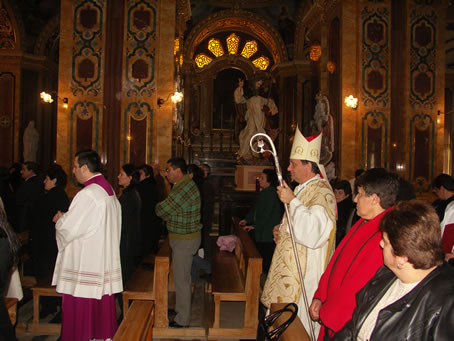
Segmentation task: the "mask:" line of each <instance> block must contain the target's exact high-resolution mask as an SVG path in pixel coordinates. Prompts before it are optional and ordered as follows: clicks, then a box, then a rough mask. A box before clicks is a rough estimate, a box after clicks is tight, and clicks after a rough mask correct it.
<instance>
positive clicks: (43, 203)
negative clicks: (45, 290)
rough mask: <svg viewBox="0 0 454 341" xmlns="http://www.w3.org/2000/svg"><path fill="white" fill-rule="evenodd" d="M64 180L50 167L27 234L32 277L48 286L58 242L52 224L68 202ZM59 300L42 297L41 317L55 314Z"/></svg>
mask: <svg viewBox="0 0 454 341" xmlns="http://www.w3.org/2000/svg"><path fill="white" fill-rule="evenodd" d="M66 182H67V176H66V173H65V171H64V170H63V168H62V167H61V166H60V165H57V164H54V165H52V166H50V167H49V169H48V170H47V172H46V173H45V178H44V194H42V195H41V198H40V199H39V200H38V201H37V205H36V206H37V209H36V221H35V224H34V225H33V226H32V229H31V231H30V251H31V259H32V262H33V266H34V270H35V276H36V279H37V280H38V282H40V281H44V282H49V283H50V279H51V278H52V274H53V272H54V268H55V261H56V260H57V253H58V248H57V241H56V239H55V223H54V222H53V221H52V219H53V218H54V216H55V214H56V213H57V212H58V211H61V212H66V211H68V207H69V199H68V196H67V195H66V192H65V186H66ZM59 302H60V299H59V298H58V297H41V300H40V303H41V309H42V310H41V311H40V314H41V316H42V317H46V316H47V315H48V314H50V313H53V312H55V311H56V310H57V309H56V308H57V305H58V304H59Z"/></svg>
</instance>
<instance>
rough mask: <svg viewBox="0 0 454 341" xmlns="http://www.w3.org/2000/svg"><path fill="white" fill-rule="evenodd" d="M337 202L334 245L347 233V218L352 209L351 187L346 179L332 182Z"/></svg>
mask: <svg viewBox="0 0 454 341" xmlns="http://www.w3.org/2000/svg"><path fill="white" fill-rule="evenodd" d="M333 190H334V196H335V198H336V203H337V224H336V246H337V245H339V244H340V242H341V240H342V239H343V238H344V236H345V234H346V233H347V222H348V218H349V217H350V215H351V214H352V211H353V200H352V188H351V187H350V183H349V182H348V181H347V180H338V181H335V182H334V184H333Z"/></svg>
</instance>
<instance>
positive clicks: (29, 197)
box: [16, 161, 44, 232]
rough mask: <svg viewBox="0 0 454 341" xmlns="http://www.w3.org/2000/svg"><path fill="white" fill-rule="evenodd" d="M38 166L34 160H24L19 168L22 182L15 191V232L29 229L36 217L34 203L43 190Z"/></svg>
mask: <svg viewBox="0 0 454 341" xmlns="http://www.w3.org/2000/svg"><path fill="white" fill-rule="evenodd" d="M39 172H40V167H39V165H38V164H37V163H36V162H32V161H26V162H24V163H23V165H22V168H21V171H20V173H21V175H22V179H24V182H23V183H22V184H21V185H20V187H19V189H18V190H17V192H16V214H17V225H16V232H25V231H30V230H31V228H32V225H33V224H34V220H35V218H36V216H35V214H36V203H37V201H38V199H39V197H40V196H41V195H42V194H43V192H44V186H43V182H42V179H41V178H40V177H39Z"/></svg>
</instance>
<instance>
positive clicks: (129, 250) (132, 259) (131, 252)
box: [118, 163, 142, 286]
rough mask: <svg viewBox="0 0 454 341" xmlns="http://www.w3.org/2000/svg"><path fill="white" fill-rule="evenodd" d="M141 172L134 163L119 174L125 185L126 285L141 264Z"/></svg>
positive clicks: (123, 265)
mask: <svg viewBox="0 0 454 341" xmlns="http://www.w3.org/2000/svg"><path fill="white" fill-rule="evenodd" d="M139 178H140V174H139V172H138V171H137V170H136V167H134V165H133V164H131V163H127V164H125V165H123V166H121V170H120V174H119V175H118V184H119V185H120V187H123V192H122V193H121V196H120V198H118V201H120V205H121V238H120V259H121V278H122V280H123V286H125V285H126V283H127V282H128V280H129V278H130V277H131V275H132V273H133V272H134V269H135V267H136V265H137V264H139V261H140V256H141V253H142V252H141V251H142V250H141V247H142V237H141V234H142V233H141V232H142V231H141V228H142V226H141V220H140V215H141V208H142V201H141V199H140V194H139V192H138V191H137V184H138V183H139Z"/></svg>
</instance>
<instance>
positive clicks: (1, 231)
mask: <svg viewBox="0 0 454 341" xmlns="http://www.w3.org/2000/svg"><path fill="white" fill-rule="evenodd" d="M19 248H20V242H19V240H18V239H17V237H16V234H15V233H14V232H13V230H12V229H11V227H10V226H9V224H8V220H7V217H6V213H5V211H4V208H3V204H2V202H1V201H0V340H2V341H3V340H4V341H16V336H15V335H14V328H13V326H12V325H11V320H10V318H9V314H8V309H6V305H5V292H6V287H7V285H8V283H9V278H10V275H11V273H12V270H13V268H14V267H15V266H16V265H17V262H18V251H19Z"/></svg>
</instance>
